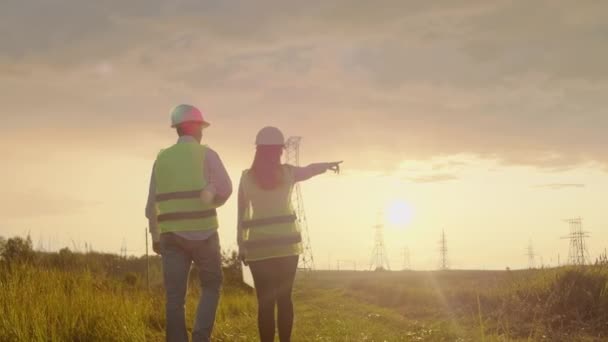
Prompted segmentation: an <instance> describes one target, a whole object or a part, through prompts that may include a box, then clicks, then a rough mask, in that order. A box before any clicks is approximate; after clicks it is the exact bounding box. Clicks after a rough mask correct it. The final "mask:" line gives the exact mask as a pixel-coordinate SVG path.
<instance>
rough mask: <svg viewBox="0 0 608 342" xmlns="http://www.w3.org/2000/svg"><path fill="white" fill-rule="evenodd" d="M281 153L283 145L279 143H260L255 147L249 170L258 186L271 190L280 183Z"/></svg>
mask: <svg viewBox="0 0 608 342" xmlns="http://www.w3.org/2000/svg"><path fill="white" fill-rule="evenodd" d="M282 154H283V146H280V145H260V146H258V147H257V149H256V151H255V157H254V158H253V164H252V165H251V169H249V172H250V174H251V175H252V176H253V179H254V180H255V182H256V184H257V185H258V186H259V187H260V188H262V189H264V190H273V189H276V188H277V187H278V186H279V185H281V184H282V182H283V172H282V168H281V155H282Z"/></svg>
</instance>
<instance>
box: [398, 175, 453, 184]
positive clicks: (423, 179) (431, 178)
mask: <svg viewBox="0 0 608 342" xmlns="http://www.w3.org/2000/svg"><path fill="white" fill-rule="evenodd" d="M406 179H407V180H409V181H412V182H414V183H439V182H447V181H452V180H457V179H459V177H458V176H456V175H454V174H449V173H438V174H432V175H424V176H416V177H408V178H406Z"/></svg>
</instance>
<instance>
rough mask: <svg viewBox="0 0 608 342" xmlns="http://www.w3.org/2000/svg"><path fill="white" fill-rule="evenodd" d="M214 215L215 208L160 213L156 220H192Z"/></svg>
mask: <svg viewBox="0 0 608 342" xmlns="http://www.w3.org/2000/svg"><path fill="white" fill-rule="evenodd" d="M214 216H217V211H216V210H215V209H209V210H202V211H183V212H179V213H168V214H161V215H158V216H157V217H156V220H157V221H158V222H167V221H179V220H194V219H201V218H207V217H214Z"/></svg>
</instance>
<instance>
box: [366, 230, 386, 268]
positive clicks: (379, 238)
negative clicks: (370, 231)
mask: <svg viewBox="0 0 608 342" xmlns="http://www.w3.org/2000/svg"><path fill="white" fill-rule="evenodd" d="M374 230H375V231H376V238H375V240H374V249H373V250H372V260H371V263H370V265H369V269H370V270H376V271H386V270H390V269H391V266H390V265H389V263H388V258H387V256H386V248H385V246H384V225H382V224H380V223H379V224H377V225H375V226H374Z"/></svg>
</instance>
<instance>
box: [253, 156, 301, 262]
mask: <svg viewBox="0 0 608 342" xmlns="http://www.w3.org/2000/svg"><path fill="white" fill-rule="evenodd" d="M281 171H282V173H283V174H282V176H283V177H282V182H281V184H280V185H279V186H278V187H276V188H274V189H271V190H265V189H262V188H261V187H260V186H259V185H258V184H257V182H256V180H255V179H254V177H253V176H252V175H251V174H250V173H249V171H245V172H243V175H242V178H241V185H242V189H243V195H244V197H245V199H246V201H248V202H249V206H248V208H247V209H246V212H245V215H244V217H243V220H242V221H241V228H243V244H244V246H245V248H246V249H247V253H246V257H247V260H248V261H255V260H263V259H271V258H278V257H283V256H290V255H298V254H300V253H302V236H301V235H300V229H299V226H298V222H297V217H296V215H295V214H294V210H293V207H292V205H291V197H292V192H293V185H294V178H293V172H292V169H291V167H290V166H288V165H283V166H282V167H281Z"/></svg>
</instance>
